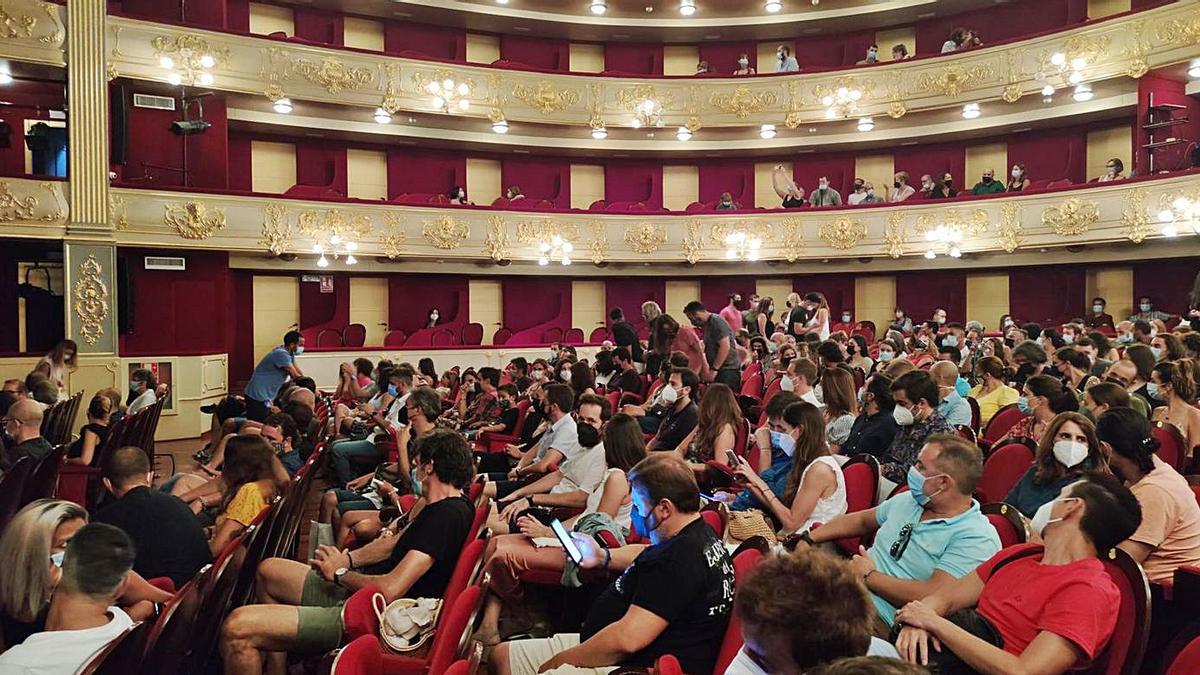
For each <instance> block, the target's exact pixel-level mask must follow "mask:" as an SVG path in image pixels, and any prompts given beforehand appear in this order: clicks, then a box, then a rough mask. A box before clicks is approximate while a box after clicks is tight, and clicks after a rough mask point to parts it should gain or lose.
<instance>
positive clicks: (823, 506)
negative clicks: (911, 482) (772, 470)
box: [735, 401, 847, 534]
mask: <svg viewBox="0 0 1200 675" xmlns="http://www.w3.org/2000/svg"><path fill="white" fill-rule="evenodd" d="M771 436H772V437H773V438H772V443H774V439H775V437H777V438H778V439H779V445H780V448H781V449H782V450H783V452H785V453H786V454H788V455H790V456H791V458H792V469H791V471H790V472H789V473H788V478H787V487H786V488H785V489H784V491H783V496H782V497H777V496H776V495H775V493H774V492H772V491H771V488H770V487H769V486H768V485H767V483H766V482H765V481H764V480H763V479H762V478H760V477H759V476H758V474H756V473H754V470H753V469H751V468H750V465H749V464H748V463H746V462H745V461H744V460H743V461H741V462H739V465H738V467H737V469H736V470H735V473H736V474H737V476H738V477H739V478H740V479H741V480H742V481H744V482H745V484H746V485H747V486H748V487H749V489H750V491H751V492H752V493H753V494H754V497H755V498H756V499H757V500H758V501H759V503H761V504H766V505H767V508H768V509H769V511H770V515H771V516H772V518H774V520H775V522H777V523H779V531H780V532H786V533H788V534H791V533H793V532H803V531H805V530H808V529H809V528H810V527H812V524H813V523H828V522H829V521H830V520H831V519H833V518H836V517H837V516H840V515H842V514H843V513H845V512H846V508H847V504H846V479H845V477H844V476H843V475H842V466H841V465H840V464H838V462H837V460H836V459H834V458H833V456H832V455H831V454H830V452H829V446H828V445H826V444H825V419H824V417H822V415H821V411H820V410H818V409H817V407H816V406H814V405H813V404H811V403H808V402H807V401H799V402H797V403H793V404H791V405H789V406H788V407H787V408H785V409H784V411H783V416H782V417H781V418H780V420H779V427H778V431H772V432H771Z"/></svg>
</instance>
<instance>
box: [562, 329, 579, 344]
mask: <svg viewBox="0 0 1200 675" xmlns="http://www.w3.org/2000/svg"><path fill="white" fill-rule="evenodd" d="M562 339H563V342H565V343H567V344H569V345H581V344H583V329H582V328H568V329H567V330H566V332H565V333H563V338H562Z"/></svg>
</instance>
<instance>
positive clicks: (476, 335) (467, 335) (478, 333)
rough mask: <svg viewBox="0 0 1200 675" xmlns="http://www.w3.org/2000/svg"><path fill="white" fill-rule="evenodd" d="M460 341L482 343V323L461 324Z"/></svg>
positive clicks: (465, 343) (468, 343) (469, 343)
mask: <svg viewBox="0 0 1200 675" xmlns="http://www.w3.org/2000/svg"><path fill="white" fill-rule="evenodd" d="M462 343H463V344H464V345H479V344H483V324H481V323H469V324H467V325H465V326H463V329H462Z"/></svg>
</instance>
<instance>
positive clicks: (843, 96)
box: [821, 87, 863, 120]
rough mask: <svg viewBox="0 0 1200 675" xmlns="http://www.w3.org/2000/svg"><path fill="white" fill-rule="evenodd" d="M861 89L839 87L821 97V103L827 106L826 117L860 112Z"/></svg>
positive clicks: (830, 117)
mask: <svg viewBox="0 0 1200 675" xmlns="http://www.w3.org/2000/svg"><path fill="white" fill-rule="evenodd" d="M862 95H863V93H862V90H861V89H851V88H850V87H838V88H837V89H836V90H835V91H834V92H833V93H832V94H826V95H824V96H822V97H821V105H823V106H825V118H826V119H831V120H832V119H837V118H839V117H850V116H852V115H856V114H858V101H859V99H861V98H862Z"/></svg>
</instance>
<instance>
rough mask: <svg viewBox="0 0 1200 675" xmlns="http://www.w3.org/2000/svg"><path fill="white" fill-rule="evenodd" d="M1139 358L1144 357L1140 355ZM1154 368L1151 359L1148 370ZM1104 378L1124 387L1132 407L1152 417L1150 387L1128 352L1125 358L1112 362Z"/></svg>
mask: <svg viewBox="0 0 1200 675" xmlns="http://www.w3.org/2000/svg"><path fill="white" fill-rule="evenodd" d="M1135 351H1136V350H1135ZM1145 351H1149V350H1148V349H1147V350H1145ZM1139 358H1142V357H1141V356H1140V355H1139ZM1151 358H1153V357H1151ZM1153 369H1154V364H1153V361H1151V363H1150V364H1149V366H1148V368H1147V371H1146V372H1151V371H1152V370H1153ZM1104 380H1105V381H1106V382H1109V383H1112V384H1115V385H1117V386H1119V387H1121V388H1122V389H1124V390H1125V392H1126V393H1128V394H1129V396H1130V399H1129V404H1130V407H1132V408H1133V409H1134V410H1137V411H1138V412H1140V413H1142V414H1143V415H1145V416H1146V418H1147V419H1149V418H1150V413H1151V411H1152V410H1154V406H1153V404H1151V402H1150V393H1149V388H1148V387H1147V386H1146V385H1147V383H1146V381H1144V380H1143V379H1142V378H1141V375H1140V374H1139V368H1138V366H1137V365H1135V364H1134V362H1133V361H1132V360H1131V359H1130V358H1129V354H1128V352H1127V353H1126V357H1125V358H1123V359H1121V360H1119V361H1117V362H1116V363H1114V364H1112V366H1111V367H1110V368H1109V369H1108V372H1106V373H1105V374H1104Z"/></svg>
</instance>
